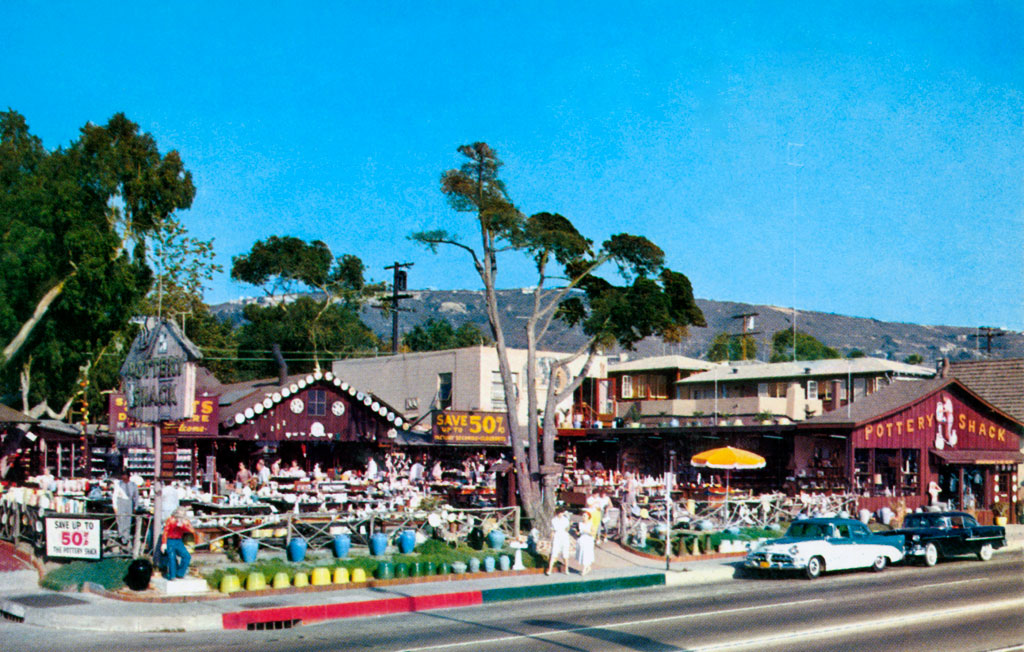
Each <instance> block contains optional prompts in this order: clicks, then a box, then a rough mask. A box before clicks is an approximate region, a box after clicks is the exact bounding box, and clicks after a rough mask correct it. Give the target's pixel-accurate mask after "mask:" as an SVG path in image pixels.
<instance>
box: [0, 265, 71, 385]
mask: <svg viewBox="0 0 1024 652" xmlns="http://www.w3.org/2000/svg"><path fill="white" fill-rule="evenodd" d="M74 275H75V272H71V274H69V275H68V276H67V277H66V278H64V279H63V280H62V281H60V282H59V283H57V285H55V286H53V287H52V288H50V290H49V291H48V292H47V293H46V294H44V295H43V298H42V299H40V300H39V303H37V304H36V309H35V311H34V312H33V313H32V316H31V317H30V318H29V319H28V321H26V322H25V323H24V324H22V325H21V329H20V330H19V331H18V334H17V335H15V336H14V339H13V340H11V341H10V342H9V343H8V344H7V346H5V347H4V353H3V358H2V359H0V366H6V365H7V362H8V361H10V360H11V358H13V357H14V356H16V355H17V354H18V351H20V350H21V347H22V346H23V345H24V344H25V340H27V339H28V336H29V334H31V333H32V329H33V328H35V327H36V325H38V324H39V322H40V321H42V319H43V315H45V314H46V311H47V310H49V308H50V306H51V305H53V302H54V301H56V300H57V297H59V296H60V294H61V292H63V291H64V286H65V285H67V282H68V281H69V280H70V279H71V277H72V276H74Z"/></svg>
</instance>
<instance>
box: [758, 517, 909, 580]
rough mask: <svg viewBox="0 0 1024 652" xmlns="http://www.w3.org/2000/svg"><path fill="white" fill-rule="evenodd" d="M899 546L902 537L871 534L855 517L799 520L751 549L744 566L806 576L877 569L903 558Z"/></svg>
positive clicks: (813, 576) (764, 570)
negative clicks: (798, 572)
mask: <svg viewBox="0 0 1024 652" xmlns="http://www.w3.org/2000/svg"><path fill="white" fill-rule="evenodd" d="M903 545H904V538H903V536H900V535H897V536H892V535H890V536H881V535H878V534H874V533H873V532H871V530H869V529H868V527H867V526H866V525H864V524H863V523H861V522H860V521H857V520H853V519H848V518H808V519H800V520H796V521H793V522H792V523H791V524H790V526H789V529H788V530H787V531H786V534H785V536H783V537H782V538H780V539H774V540H772V541H767V542H765V543H763V544H761V545H760V546H758V547H757V548H754V549H753V550H751V551H750V553H749V554H748V555H747V558H746V561H745V562H744V566H745V567H746V568H747V569H750V570H752V571H755V572H761V573H769V572H773V571H802V572H804V573H805V574H806V575H807V577H809V578H810V579H814V578H816V577H818V576H820V575H821V574H822V573H826V572H831V571H839V570H850V569H857V568H870V569H871V570H873V571H875V572H879V571H882V570H885V567H886V566H888V565H889V564H893V563H896V562H898V561H901V560H902V559H903Z"/></svg>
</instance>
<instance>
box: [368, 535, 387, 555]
mask: <svg viewBox="0 0 1024 652" xmlns="http://www.w3.org/2000/svg"><path fill="white" fill-rule="evenodd" d="M387 549H388V535H386V534H384V533H383V532H378V533H377V534H374V535H373V536H371V537H370V554H371V555H373V556H374V557H380V556H381V555H383V554H384V551H385V550H387Z"/></svg>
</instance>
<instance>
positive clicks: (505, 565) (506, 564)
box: [498, 555, 512, 571]
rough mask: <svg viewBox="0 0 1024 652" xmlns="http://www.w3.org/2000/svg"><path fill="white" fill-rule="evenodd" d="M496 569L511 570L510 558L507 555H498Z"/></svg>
mask: <svg viewBox="0 0 1024 652" xmlns="http://www.w3.org/2000/svg"><path fill="white" fill-rule="evenodd" d="M498 569H499V570H503V571H507V570H512V560H511V559H509V558H508V555H502V556H501V557H498Z"/></svg>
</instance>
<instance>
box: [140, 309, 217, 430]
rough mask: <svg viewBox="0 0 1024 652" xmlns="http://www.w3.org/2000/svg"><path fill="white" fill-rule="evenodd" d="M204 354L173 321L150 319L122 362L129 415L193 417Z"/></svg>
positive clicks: (153, 418) (159, 418)
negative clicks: (199, 371)
mask: <svg viewBox="0 0 1024 652" xmlns="http://www.w3.org/2000/svg"><path fill="white" fill-rule="evenodd" d="M201 357H202V354H201V353H200V352H199V349H198V348H196V346H195V345H194V344H192V342H190V341H189V340H188V338H186V337H185V335H184V334H183V333H182V332H181V330H180V329H179V328H178V327H177V326H176V325H175V324H174V323H173V322H168V321H160V320H156V319H147V320H146V323H145V325H144V326H143V329H142V331H141V332H140V333H139V334H138V336H137V337H136V338H135V341H134V342H132V347H131V349H130V350H129V351H128V355H127V357H126V358H125V361H124V364H123V365H122V366H121V378H122V380H123V381H124V393H125V402H126V403H127V411H128V416H129V417H130V418H132V419H135V420H137V421H142V422H146V423H155V422H159V421H177V420H180V419H190V418H192V415H193V410H194V404H193V399H194V397H195V385H196V361H197V360H199V359H200V358H201Z"/></svg>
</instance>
